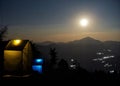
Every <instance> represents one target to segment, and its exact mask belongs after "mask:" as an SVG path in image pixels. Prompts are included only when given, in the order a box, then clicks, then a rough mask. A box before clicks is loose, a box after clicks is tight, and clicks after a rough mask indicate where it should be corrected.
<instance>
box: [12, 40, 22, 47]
mask: <svg viewBox="0 0 120 86" xmlns="http://www.w3.org/2000/svg"><path fill="white" fill-rule="evenodd" d="M20 43H21V40H20V39H16V40H13V44H14V45H15V46H17V45H19V44H20Z"/></svg>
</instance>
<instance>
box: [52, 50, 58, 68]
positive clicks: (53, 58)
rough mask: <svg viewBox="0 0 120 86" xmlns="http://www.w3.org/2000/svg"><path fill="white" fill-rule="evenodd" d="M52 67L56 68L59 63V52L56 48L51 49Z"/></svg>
mask: <svg viewBox="0 0 120 86" xmlns="http://www.w3.org/2000/svg"><path fill="white" fill-rule="evenodd" d="M50 57H51V59H50V67H51V68H54V67H55V65H56V63H57V52H56V49H55V48H50Z"/></svg>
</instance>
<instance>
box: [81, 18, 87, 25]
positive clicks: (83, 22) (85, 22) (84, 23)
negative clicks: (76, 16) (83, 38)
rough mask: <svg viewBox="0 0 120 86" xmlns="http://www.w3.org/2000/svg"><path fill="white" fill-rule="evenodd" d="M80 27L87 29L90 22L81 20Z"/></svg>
mask: <svg viewBox="0 0 120 86" xmlns="http://www.w3.org/2000/svg"><path fill="white" fill-rule="evenodd" d="M80 25H81V26H82V27H86V26H88V20H87V19H85V18H84V19H81V20H80Z"/></svg>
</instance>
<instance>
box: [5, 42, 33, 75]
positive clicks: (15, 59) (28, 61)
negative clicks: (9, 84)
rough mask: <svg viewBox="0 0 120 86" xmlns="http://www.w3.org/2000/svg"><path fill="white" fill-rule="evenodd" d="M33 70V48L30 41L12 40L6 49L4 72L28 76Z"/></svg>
mask: <svg viewBox="0 0 120 86" xmlns="http://www.w3.org/2000/svg"><path fill="white" fill-rule="evenodd" d="M31 70H32V47H31V42H30V41H29V40H11V41H9V42H8V44H7V46H6V47H5V49H4V71H5V73H7V74H27V73H30V72H31Z"/></svg>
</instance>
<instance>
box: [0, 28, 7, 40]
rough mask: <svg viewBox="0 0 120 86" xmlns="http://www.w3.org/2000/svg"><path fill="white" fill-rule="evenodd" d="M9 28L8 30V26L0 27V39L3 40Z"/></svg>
mask: <svg viewBox="0 0 120 86" xmlns="http://www.w3.org/2000/svg"><path fill="white" fill-rule="evenodd" d="M7 30H8V28H7V26H4V27H1V28H0V41H3V38H4V37H5V35H6V33H7Z"/></svg>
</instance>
